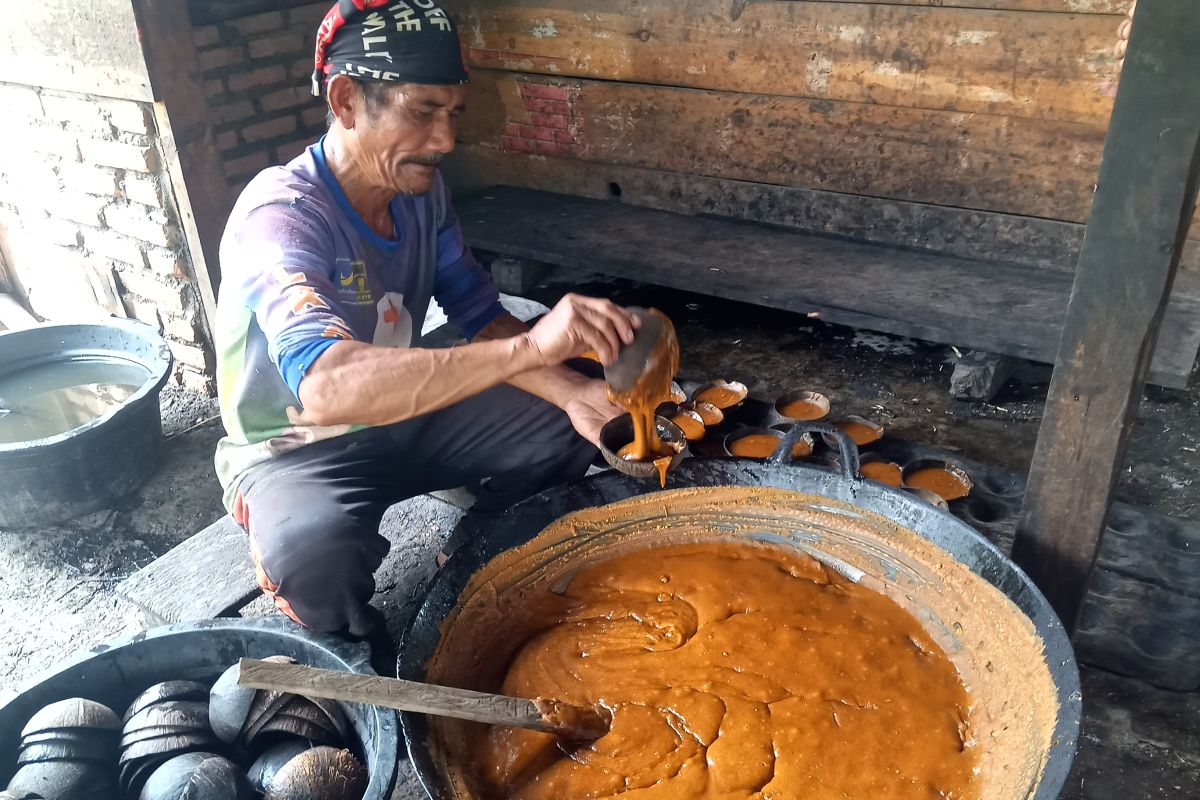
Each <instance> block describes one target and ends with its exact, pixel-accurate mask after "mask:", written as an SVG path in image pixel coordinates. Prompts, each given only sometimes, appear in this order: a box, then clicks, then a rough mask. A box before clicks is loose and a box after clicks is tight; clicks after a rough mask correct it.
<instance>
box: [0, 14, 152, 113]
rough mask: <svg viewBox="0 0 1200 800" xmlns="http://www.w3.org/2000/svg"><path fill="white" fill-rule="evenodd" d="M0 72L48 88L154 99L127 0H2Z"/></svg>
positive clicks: (8, 78) (15, 79)
mask: <svg viewBox="0 0 1200 800" xmlns="http://www.w3.org/2000/svg"><path fill="white" fill-rule="evenodd" d="M0 75H3V76H4V80H6V81H14V82H18V83H20V82H28V83H29V84H31V85H35V86H44V87H46V88H48V89H61V90H63V91H68V92H83V93H90V94H99V95H104V96H106V97H122V98H128V99H130V100H150V99H152V98H151V92H150V77H149V75H148V74H147V73H146V65H145V64H144V63H143V59H142V47H141V43H140V41H139V39H138V30H137V24H136V22H135V21H134V18H133V8H132V7H131V5H130V2H129V0H90V2H87V3H80V2H76V0H40V2H36V3H20V2H8V3H5V8H4V24H3V25H2V26H0Z"/></svg>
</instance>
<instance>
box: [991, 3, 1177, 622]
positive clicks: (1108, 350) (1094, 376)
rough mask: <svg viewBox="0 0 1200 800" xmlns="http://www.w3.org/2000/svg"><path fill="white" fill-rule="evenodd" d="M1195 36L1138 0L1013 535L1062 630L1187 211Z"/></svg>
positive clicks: (1079, 597) (1113, 475)
mask: <svg viewBox="0 0 1200 800" xmlns="http://www.w3.org/2000/svg"><path fill="white" fill-rule="evenodd" d="M1198 32H1200V2H1197V0H1142V2H1140V3H1139V4H1138V7H1137V11H1136V16H1135V18H1134V24H1133V29H1132V33H1131V36H1130V40H1129V47H1128V52H1127V55H1126V60H1125V65H1124V70H1123V72H1122V75H1121V84H1120V88H1119V90H1118V92H1117V99H1116V103H1115V106H1114V108H1113V115H1112V122H1111V125H1110V127H1109V130H1108V137H1107V139H1106V141H1105V145H1104V158H1103V161H1102V162H1101V165H1100V178H1099V182H1098V186H1097V191H1096V197H1095V202H1094V204H1093V206H1092V213H1091V217H1090V219H1089V220H1088V224H1087V231H1086V233H1085V234H1084V241H1083V248H1082V251H1081V252H1080V256H1079V265H1078V268H1077V270H1076V274H1075V283H1074V287H1073V289H1072V292H1071V301H1070V305H1069V306H1068V308H1067V318H1066V324H1065V326H1064V328H1063V334H1062V340H1061V341H1060V343H1059V348H1058V358H1057V360H1056V361H1055V365H1056V366H1055V369H1054V378H1053V380H1052V381H1051V384H1050V394H1049V397H1048V398H1047V400H1046V412H1045V416H1044V418H1043V421H1042V426H1041V431H1040V432H1039V434H1038V442H1037V449H1036V450H1035V452H1034V458H1033V466H1032V468H1031V470H1030V475H1029V490H1028V493H1027V494H1026V496H1025V502H1024V506H1023V508H1022V509H1021V518H1020V520H1019V522H1018V527H1017V533H1016V540H1015V542H1014V544H1013V557H1014V558H1015V559H1016V561H1017V563H1018V564H1020V565H1021V566H1022V567H1024V569H1025V570H1026V571H1027V572H1028V573H1029V575H1030V576H1031V577H1032V578H1033V579H1034V581H1035V582H1036V583H1037V584H1038V586H1040V587H1041V589H1042V591H1043V592H1045V593H1046V596H1047V597H1048V598H1049V600H1050V602H1051V603H1052V604H1053V606H1054V608H1055V610H1056V611H1057V612H1058V615H1059V617H1061V619H1062V621H1063V623H1064V624H1065V625H1066V626H1067V628H1068V630H1073V629H1074V626H1075V623H1076V622H1077V621H1078V618H1079V611H1080V609H1081V608H1082V606H1083V599H1084V595H1085V593H1086V592H1087V586H1088V579H1089V578H1090V575H1091V571H1092V565H1093V563H1094V562H1095V558H1096V552H1097V550H1098V549H1099V546H1100V541H1101V537H1102V536H1103V532H1104V528H1105V518H1106V516H1107V514H1108V509H1109V504H1110V500H1111V495H1112V491H1113V487H1114V485H1115V483H1116V480H1117V476H1118V473H1119V471H1120V469H1121V467H1122V465H1123V463H1124V457H1125V451H1126V444H1127V442H1128V439H1129V434H1130V431H1131V429H1132V427H1133V422H1134V419H1135V417H1136V415H1137V409H1138V402H1139V400H1140V399H1141V394H1142V388H1143V385H1144V383H1145V379H1146V372H1147V369H1148V367H1149V364H1150V356H1151V354H1152V353H1153V352H1154V344H1155V340H1156V339H1157V336H1158V329H1159V324H1160V323H1161V322H1162V316H1163V310H1164V308H1165V307H1166V303H1167V299H1168V298H1169V297H1170V294H1171V287H1172V284H1173V282H1174V279H1175V272H1176V269H1177V267H1178V265H1179V254H1180V250H1181V248H1182V245H1183V238H1184V235H1185V234H1186V232H1187V225H1188V221H1189V219H1190V217H1191V214H1192V210H1193V208H1194V207H1195V201H1196V189H1197V178H1198V173H1200V46H1198V39H1197V36H1198Z"/></svg>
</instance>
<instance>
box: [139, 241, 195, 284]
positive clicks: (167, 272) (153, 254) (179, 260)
mask: <svg viewBox="0 0 1200 800" xmlns="http://www.w3.org/2000/svg"><path fill="white" fill-rule="evenodd" d="M144 250H145V255H146V266H147V267H149V268H150V270H151V271H152V272H154V273H155V274H158V275H163V276H165V277H170V278H187V276H188V273H187V264H186V263H184V260H183V256H181V255H180V254H179V253H178V252H176V251H174V250H168V249H166V248H165V247H153V246H147V247H145V248H144Z"/></svg>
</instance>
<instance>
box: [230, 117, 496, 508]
mask: <svg viewBox="0 0 1200 800" xmlns="http://www.w3.org/2000/svg"><path fill="white" fill-rule="evenodd" d="M323 144H324V139H322V140H321V141H320V142H318V143H317V144H315V145H313V146H311V147H309V148H308V149H307V150H306V151H305V152H304V153H302V154H301V155H300V156H298V157H297V158H296V159H295V160H293V161H292V162H291V163H290V164H287V165H286V166H282V167H272V168H271V169H268V170H265V171H264V172H262V173H260V174H259V175H258V176H257V177H256V178H255V179H254V180H253V181H251V182H250V185H249V186H247V187H246V189H245V191H243V192H242V195H241V197H239V198H238V201H237V204H236V205H235V206H234V209H233V213H232V214H231V215H230V217H229V223H228V224H227V225H226V228H225V235H224V237H223V238H222V240H221V251H220V261H221V290H220V298H219V300H218V302H217V324H216V326H215V327H216V346H217V390H218V394H219V397H220V404H221V418H222V420H223V422H224V423H225V431H226V434H227V435H226V436H225V437H224V438H223V439H222V440H221V441H220V442H219V443H218V445H217V456H216V463H217V476H218V478H220V481H221V485H222V486H223V487H224V489H225V504H226V506H227V507H228V508H230V509H232V508H233V500H234V498H235V497H236V493H237V485H238V483H239V482H240V481H241V479H242V477H244V476H245V474H246V473H247V471H248V470H250V469H251V468H252V467H254V466H255V465H257V464H260V463H262V462H264V461H266V460H268V459H270V458H273V457H275V456H278V455H280V454H281V453H285V452H289V451H291V450H295V449H296V448H298V447H302V446H304V445H306V444H310V443H312V442H315V441H318V440H320V439H327V438H330V437H332V436H339V435H342V434H344V433H348V432H350V431H351V430H354V429H356V428H354V427H352V426H348V425H339V426H332V427H316V426H312V425H306V424H304V422H303V421H302V419H301V417H300V414H301V412H302V407H301V404H300V400H299V387H300V382H301V381H302V380H303V378H304V375H305V373H306V372H307V370H308V369H309V367H311V366H312V364H313V362H314V361H316V360H317V358H318V357H319V356H320V355H321V353H323V352H324V351H325V350H326V349H327V348H328V347H330V346H332V345H333V344H334V343H335V342H338V341H340V340H344V339H355V340H358V341H361V342H369V343H371V344H376V345H383V346H388V347H411V346H413V345H414V344H416V340H417V339H419V337H420V331H421V326H422V323H423V322H424V320H425V313H426V310H427V309H428V307H429V302H430V299H431V298H432V299H436V300H437V302H438V303H439V304H440V305H441V306H442V308H443V309H444V310H445V312H446V315H447V317H448V318H449V319H450V322H451V323H453V324H454V325H455V326H457V327H458V328H459V329H460V330H461V331H462V332H463V334H464V335H465V336H466V337H467V338H473V337H474V336H475V334H477V333H478V332H479V331H480V330H482V329H483V328H484V327H486V326H487V324H488V323H490V322H491V321H492V320H494V319H495V318H496V317H497V316H498V315H499V314H500V313H502V311H503V309H502V308H501V306H500V302H499V293H498V292H497V290H496V288H495V286H494V285H493V284H492V282H491V278H490V276H489V275H488V274H487V272H486V271H485V270H484V269H483V268H482V267H481V266H480V265H479V263H478V262H477V261H476V260H475V258H474V256H473V255H472V254H471V251H470V250H469V249H468V248H467V246H466V244H465V242H464V241H463V237H462V231H461V229H460V228H459V225H458V219H457V217H455V215H454V211H453V209H452V208H451V206H450V195H449V192H448V191H447V189H446V187H445V185H444V184H443V182H442V178H441V175H440V174H439V175H437V176H436V178H435V180H434V184H433V188H432V189H431V190H430V191H429V192H428V193H426V194H423V195H397V196H396V198H395V199H394V200H393V201H392V204H391V212H392V219H393V220H394V222H395V229H396V236H395V238H394V239H393V240H388V239H384V238H383V237H381V236H379V235H378V234H376V233H375V232H374V231H373V230H372V229H371V228H370V227H369V226H368V225H367V223H366V222H365V221H364V220H363V219H362V217H361V216H360V215H359V214H358V213H357V212H356V211H355V210H354V209H353V208H352V207H351V205H350V202H349V200H348V199H347V198H346V196H345V194H344V193H343V192H342V189H341V187H340V186H339V185H338V182H337V179H336V178H335V177H334V176H333V174H332V173H331V172H330V171H329V168H328V166H327V165H326V164H325V157H324V149H323ZM358 427H362V426H358Z"/></svg>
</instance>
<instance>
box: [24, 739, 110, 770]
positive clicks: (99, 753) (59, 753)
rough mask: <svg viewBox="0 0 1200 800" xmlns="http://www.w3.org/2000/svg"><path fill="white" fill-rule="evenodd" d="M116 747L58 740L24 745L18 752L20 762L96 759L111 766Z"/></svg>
mask: <svg viewBox="0 0 1200 800" xmlns="http://www.w3.org/2000/svg"><path fill="white" fill-rule="evenodd" d="M116 753H117V751H116V748H113V747H102V748H95V747H87V746H83V747H80V746H77V745H73V744H62V743H58V742H44V743H42V744H31V745H27V746H25V747H22V748H21V750H20V752H19V753H18V754H17V763H18V764H22V765H23V764H38V763H41V762H44V761H95V762H96V763H98V764H105V765H108V766H111V765H112V763H113V760H114V759H115V758H116Z"/></svg>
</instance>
